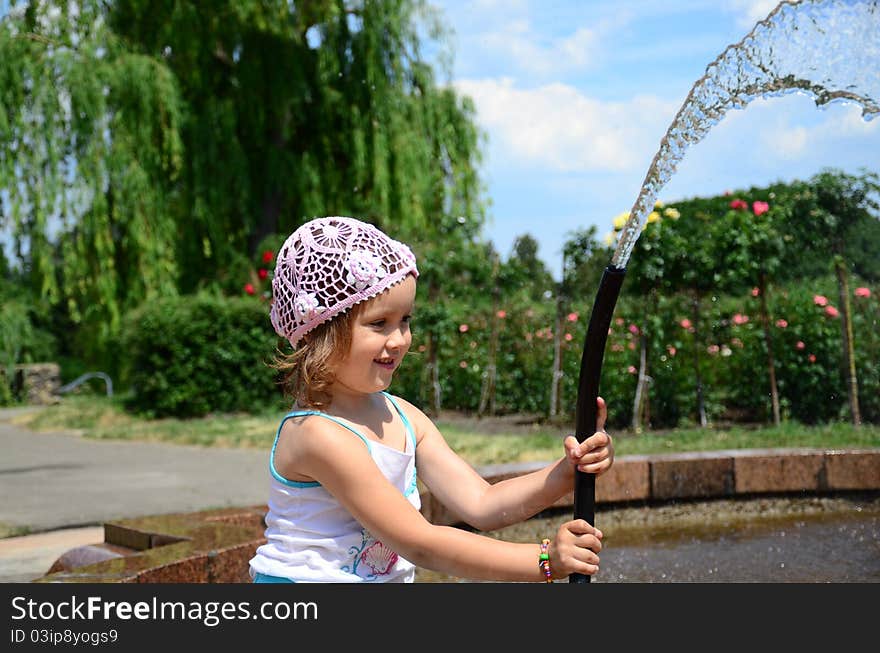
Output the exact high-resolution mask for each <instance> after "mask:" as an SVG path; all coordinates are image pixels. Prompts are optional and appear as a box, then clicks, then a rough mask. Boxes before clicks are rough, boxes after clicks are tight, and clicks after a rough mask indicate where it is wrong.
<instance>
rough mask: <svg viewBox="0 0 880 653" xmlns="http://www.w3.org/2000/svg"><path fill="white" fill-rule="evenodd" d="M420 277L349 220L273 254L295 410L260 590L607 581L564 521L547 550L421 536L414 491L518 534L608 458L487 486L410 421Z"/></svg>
mask: <svg viewBox="0 0 880 653" xmlns="http://www.w3.org/2000/svg"><path fill="white" fill-rule="evenodd" d="M418 276H419V272H418V269H417V268H416V259H415V256H414V255H413V253H412V252H411V251H410V249H409V247H407V246H406V245H404V244H403V243H400V242H398V241H396V240H393V239H391V238H389V237H388V236H387V235H385V234H384V233H383V232H381V231H380V230H378V229H377V228H375V227H374V226H372V225H369V224H366V223H364V222H361V221H359V220H354V219H352V218H342V217H330V218H319V219H315V220H312V221H310V222H308V223H306V224H304V225H303V226H301V227H300V228H299V229H297V230H296V231H295V232H294V233H293V234H292V235H291V236H290V237H289V238H288V239H287V241H286V242H285V243H284V245H283V246H282V247H281V249H280V251H279V252H278V256H277V260H276V267H275V274H274V277H273V279H272V290H273V302H272V308H271V315H270V316H271V320H272V325H273V326H274V327H275V330H276V332H277V333H278V334H279V335H281V336H283V337H285V338H287V339H288V340H289V341H290V343H291V345H293V353H292V354H290V355H289V356H288V357H287V358H286V359H284V360H282V361H281V362H280V363H279V367H280V368H281V369H282V370H283V371H284V372H285V373H286V377H285V390H286V392H287V393H288V394H290V396H291V397H292V399H293V400H294V403H295V406H294V410H293V411H291V412H290V413H288V414H287V415H285V417H284V418H283V419H282V421H281V424H280V426H279V427H278V432H277V434H276V436H275V442H274V444H273V446H272V453H271V456H270V459H269V471H270V474H271V478H270V494H269V501H268V508H269V510H268V514H267V515H266V526H267V527H266V539H267V542H266V544H264V545H262V546H260V547H259V548H258V549H257V552H256V555H255V556H254V557H253V558H252V559H251V561H250V574H251V577H252V578H253V579H254V582H257V583H279V582H412V581H413V579H414V576H415V568H416V566H419V567H424V568H427V569H433V570H437V571H440V572H444V573H446V574H449V575H452V576H457V577H462V578H469V579H482V580H496V581H546V582H551V581H552V580H553V579H561V578H565V577H567V576H568V575H569V574H572V573H580V574H588V575H592V574H595V573H596V572H597V571H598V569H599V556H598V553H599V551H600V550H601V548H602V546H601V539H602V532H601V531H600V530H599V529H597V528H593V526H592V525H590V524H588V523H587V522H586V521H584V520H573V521H568V522H566V523H564V524H562V526H560V527H559V529H558V531H557V532H556V534H555V537H553V538H552V539H549V538H548V539H545V540H544V541H543V542H540V543H538V542H535V543H532V544H526V543H514V542H505V541H500V540H497V539H493V538H491V537H486V536H483V535H479V534H476V533H473V532H470V531H466V530H463V529H460V528H455V527H450V526H437V525H434V524H431V523H430V522H428V521H427V520H426V519H425V518H424V517H423V516H422V514H421V513H420V512H419V508H420V505H421V504H420V500H419V492H418V488H417V484H416V469H418V478H419V479H421V481H422V482H423V483H424V485H425V486H426V487H427V488H428V489H429V490H430V491H431V492H432V493H433V495H434V496H435V497H437V498H438V499H439V500H440V501H441V502H442V503H443V504H444V505H445V506H447V507H448V508H450V509H451V510H452V511H454V512H455V513H456V514H458V515H459V516H460V517H461V518H462V519H463V520H464V521H465V522H467V523H468V524H470V525H471V526H473V527H474V528H475V529H477V530H482V531H489V530H495V529H498V528H502V527H504V526H508V525H510V524H513V523H516V522H520V521H523V520H525V519H528V518H529V517H531V516H533V515H535V514H536V513H538V512H540V511H541V510H543V509H545V508H547V507H548V506H550V505H552V504H553V503H554V502H555V501H556V500H557V499H558V498H560V497H562V496H563V495H565V494H566V493H567V492H569V491H571V489H572V487H573V485H574V473H575V471H574V470H575V468H578V469H580V470H582V471H584V472H589V473H594V474H601V473H603V472H605V471H606V470H608V469H609V468H610V467H611V464H612V462H613V459H614V450H613V447H612V444H611V438H610V437H609V436H608V435H607V434H606V433H605V432H604V430H603V427H604V424H605V417H606V408H605V403H604V401H602V399H601V398H600V399H599V400H598V419H597V422H598V423H597V433H595V434H594V435H592V436H591V437H589V438H587V439H586V440H585V441H584V442H582V443H580V444H579V443H578V442H577V439H576V438H575V437H574V436H568V437H567V438H565V440H564V442H563V445H564V449H565V456H564V457H562V458H560V459H559V460H557V461H556V462H554V463H552V464H550V465H548V466H547V467H545V468H544V469H541V470H540V471H536V472H533V473H530V474H527V475H523V476H519V477H516V478H511V479H507V480H504V481H501V482H498V483H495V484H489V483H488V482H486V480H484V479H483V478H482V477H481V476H480V475H479V474H477V472H476V471H475V470H474V469H473V468H472V467H471V466H469V465H468V464H467V463H466V462H465V461H464V460H463V459H461V458H460V457H459V456H458V455H456V454H455V453H454V452H453V451H452V449H450V448H449V446H448V445H447V444H446V441H445V440H444V439H443V436H442V435H441V434H440V432H439V431H438V430H437V428H436V426H434V424H433V423H432V422H431V420H430V419H428V417H427V416H426V415H425V414H424V413H423V412H422V411H421V410H419V409H418V408H416V407H415V406H414V405H412V404H411V403H409V402H408V401H405V400H404V399H401V398H400V397H396V396H394V395H391V394H389V393H387V392H386V389H387V388H388V386H389V385H390V383H391V379H392V377H393V376H394V371H395V370H396V369H397V367H398V366H399V365H400V363H401V361H402V360H403V358H404V356H405V355H406V353H407V351H408V350H409V348H410V344H411V343H412V334H411V332H410V320H411V317H412V314H413V304H414V300H415V295H416V279H417V278H418Z"/></svg>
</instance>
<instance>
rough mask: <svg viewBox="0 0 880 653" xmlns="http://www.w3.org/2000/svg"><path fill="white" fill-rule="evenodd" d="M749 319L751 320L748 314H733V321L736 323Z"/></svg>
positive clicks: (745, 321) (742, 322)
mask: <svg viewBox="0 0 880 653" xmlns="http://www.w3.org/2000/svg"><path fill="white" fill-rule="evenodd" d="M748 321H749V316H748V315H743V314H741V313H737V314H736V315H734V316H733V323H734V324H745V323H747V322H748Z"/></svg>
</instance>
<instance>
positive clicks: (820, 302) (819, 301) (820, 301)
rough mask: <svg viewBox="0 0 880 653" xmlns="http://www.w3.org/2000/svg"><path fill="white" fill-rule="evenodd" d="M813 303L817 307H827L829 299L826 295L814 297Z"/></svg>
mask: <svg viewBox="0 0 880 653" xmlns="http://www.w3.org/2000/svg"><path fill="white" fill-rule="evenodd" d="M813 303H814V304H815V305H816V306H825V304H827V303H828V298H827V297H825V296H824V295H813Z"/></svg>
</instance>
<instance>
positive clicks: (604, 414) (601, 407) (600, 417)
mask: <svg viewBox="0 0 880 653" xmlns="http://www.w3.org/2000/svg"><path fill="white" fill-rule="evenodd" d="M596 406H597V408H598V410H597V411H596V430H597V431H604V430H605V420H606V419H608V407H607V406H606V405H605V400H604V399H602V397H596Z"/></svg>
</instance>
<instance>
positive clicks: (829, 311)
mask: <svg viewBox="0 0 880 653" xmlns="http://www.w3.org/2000/svg"><path fill="white" fill-rule="evenodd" d="M825 315H827V316H828V317H837V316H838V315H840V313H839V312H838V310H837V309H836V308H834V307H833V306H832V305H831V304H829V305H828V306H826V307H825Z"/></svg>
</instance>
